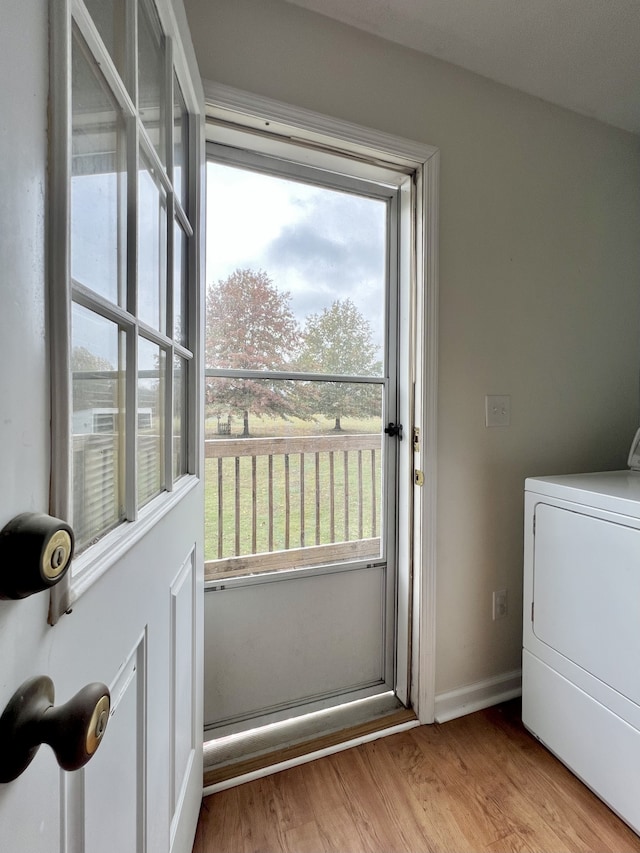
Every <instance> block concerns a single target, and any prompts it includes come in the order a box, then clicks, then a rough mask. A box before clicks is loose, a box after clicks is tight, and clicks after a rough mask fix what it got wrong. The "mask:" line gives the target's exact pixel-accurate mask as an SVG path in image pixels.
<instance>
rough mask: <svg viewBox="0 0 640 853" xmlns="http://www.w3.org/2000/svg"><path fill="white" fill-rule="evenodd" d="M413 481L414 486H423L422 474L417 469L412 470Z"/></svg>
mask: <svg viewBox="0 0 640 853" xmlns="http://www.w3.org/2000/svg"><path fill="white" fill-rule="evenodd" d="M413 482H414V483H415V484H416V486H424V474H423V472H422V471H418V470H417V469H416V470H415V471H414V472H413Z"/></svg>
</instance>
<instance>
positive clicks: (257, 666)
mask: <svg viewBox="0 0 640 853" xmlns="http://www.w3.org/2000/svg"><path fill="white" fill-rule="evenodd" d="M273 153H277V155H278V159H274V158H273V156H271V157H270V156H261V155H259V154H257V153H256V152H255V151H249V150H245V151H242V150H239V149H238V148H237V147H233V148H231V147H226V146H222V145H213V146H210V147H209V149H208V157H209V161H208V166H207V174H208V189H207V194H208V202H207V205H208V220H207V221H208V224H207V231H208V237H207V242H208V248H207V285H208V290H207V345H206V380H205V381H206V386H205V387H206V403H205V405H206V413H205V414H206V441H205V447H206V451H205V455H206V466H207V468H206V478H205V482H206V489H207V499H206V507H207V509H206V522H207V523H206V527H205V530H206V546H205V552H206V553H205V556H206V578H205V580H206V591H205V728H206V729H208V730H209V733H210V736H211V737H215V736H216V734H220V733H222V732H224V733H227V732H231V731H238V730H241V729H243V728H249V727H251V726H254V725H256V724H257V722H258V721H261V722H270V721H275V720H278V719H282V718H286V717H290V716H295V715H297V714H301V713H305V712H307V711H312V710H317V709H320V708H330V707H334V706H336V705H339V704H343V703H345V702H348V701H352V700H356V699H362V698H366V697H370V696H375V695H378V694H380V693H397V694H398V695H399V696H400V697H401V699H402V700H403V701H405V700H406V698H407V696H406V679H404V680H403V676H400V678H398V669H400V670H403V668H404V669H406V658H407V654H408V650H407V648H406V647H404V648H399V647H398V644H397V642H396V638H397V634H396V624H397V617H398V609H397V607H398V600H399V598H400V599H401V603H400V607H401V608H402V607H406V601H404V600H402V596H400V597H398V575H397V567H398V563H397V554H398V549H397V514H398V499H397V496H398V461H399V458H400V453H399V450H400V448H399V441H400V437H399V436H398V435H397V434H395V432H396V425H397V424H398V423H399V422H400V421H401V420H402V419H403V417H404V423H405V430H406V431H407V432H409V429H408V423H409V421H408V417H409V413H408V406H405V409H404V411H402V405H401V400H403V399H404V400H405V401H408V399H409V396H410V395H409V394H408V393H407V389H405V390H404V396H403V394H402V393H401V392H400V390H399V388H398V364H399V356H398V353H399V352H400V351H401V350H402V348H403V347H405V348H408V342H409V327H408V324H407V326H405V328H404V329H403V330H401V331H400V330H399V320H398V318H399V312H400V299H401V295H400V292H399V286H398V282H399V278H400V274H399V267H400V256H401V252H400V247H399V236H400V225H399V210H400V206H401V203H400V195H401V190H400V187H401V186H402V185H403V184H404V185H405V186H407V185H410V182H409V180H408V177H407V175H406V174H400V175H398V174H392V173H391V172H392V170H391V169H382V168H381V169H380V170H379V171H378V172H377V173H376V174H375V176H370V177H369V178H368V179H362V178H361V177H358V178H356V177H354V175H353V174H351V175H349V171H348V170H349V163H348V160H347V158H343V160H342V162H341V163H340V165H339V168H336V171H334V172H332V171H330V170H328V169H326V168H325V169H322V170H321V169H318V168H314V167H310V166H309V165H308V164H305V165H302V164H301V163H300V162H298V161H296V160H295V157H296V151H295V150H294V147H293V146H292V147H291V149H288V150H287V151H284V150H279V151H278V152H273ZM287 154H289V156H290V157H291V159H286V158H287ZM304 154H305V156H308V152H307V151H305V152H304ZM298 156H300V157H302V155H301V154H299V153H298ZM280 158H282V159H280ZM353 168H355V167H353ZM372 172H375V170H372ZM407 290H408V288H407ZM405 298H406V295H405ZM399 334H402V335H403V337H404V339H403V340H402V342H401V343H400V344H399V342H398V336H399ZM406 444H408V441H405V445H406ZM403 568H404V570H405V572H408V567H407V565H406V564H405V565H404V567H403ZM405 585H406V584H405ZM406 618H407V616H406V614H405V621H406ZM398 661H400V663H398ZM403 662H404V663H403ZM399 682H402V683H403V687H404V691H403V690H402V689H401V688H400V687H399Z"/></svg>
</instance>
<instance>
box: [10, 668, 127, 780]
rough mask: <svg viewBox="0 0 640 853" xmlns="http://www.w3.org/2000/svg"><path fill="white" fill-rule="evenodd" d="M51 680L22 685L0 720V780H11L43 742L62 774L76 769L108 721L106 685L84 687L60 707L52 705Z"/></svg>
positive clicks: (88, 755)
mask: <svg viewBox="0 0 640 853" xmlns="http://www.w3.org/2000/svg"><path fill="white" fill-rule="evenodd" d="M54 696H55V691H54V687H53V681H51V679H50V678H48V677H47V676H46V675H40V676H37V677H36V678H30V679H29V680H28V681H25V682H24V684H22V685H21V686H20V687H19V688H18V690H17V691H16V692H15V693H14V694H13V696H12V698H11V699H10V700H9V704H8V705H7V707H6V708H5V709H4V712H3V714H2V716H1V717H0V782H11V781H13V780H14V779H16V778H17V777H18V776H19V775H20V774H21V773H22V772H23V771H24V770H26V768H27V767H28V766H29V764H30V763H31V762H32V761H33V759H34V757H35V754H36V752H37V751H38V749H39V748H40V744H42V743H48V744H49V746H50V747H51V748H52V749H53V751H54V753H55V755H56V759H57V760H58V764H59V765H60V767H62V769H63V770H78V769H80V767H84V765H85V764H86V763H87V761H89V759H90V758H91V756H92V755H94V753H95V752H96V750H97V749H98V747H99V746H100V743H101V742H102V738H103V736H104V733H105V730H106V728H107V723H108V722H109V709H110V706H111V697H110V694H109V688H108V687H107V686H106V685H105V684H100V683H98V682H94V683H92V684H87V685H86V687H83V688H82V690H80V691H78V693H76V695H75V696H74V697H73V698H72V699H69V701H68V702H66V703H65V704H64V705H59V706H58V707H57V708H54V706H53V700H54Z"/></svg>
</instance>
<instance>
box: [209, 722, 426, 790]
mask: <svg viewBox="0 0 640 853" xmlns="http://www.w3.org/2000/svg"><path fill="white" fill-rule="evenodd" d="M419 725H420V723H419V721H418V720H410V721H409V722H408V723H400V725H398V726H391V727H390V728H388V729H381V730H380V731H377V732H371V733H370V734H368V735H361V736H360V737H357V738H353V739H352V740H346V741H344V743H337V744H335V745H334V746H328V747H325V749H318V750H316V751H315V752H308V753H306V754H305V755H299V756H298V757H297V758H290V759H289V760H288V761H281V762H279V763H278V764H270V765H269V766H268V767H261V768H260V770H254V771H253V772H252V773H244V774H243V775H242V776H234V777H233V778H232V779H225V781H224V782H218V783H217V784H215V785H208V786H207V787H205V788H204V789H203V791H202V796H203V797H208V796H209V795H210V794H217V793H218V792H219V791H226V790H227V789H228V788H235V787H237V786H238V785H244V783H245V782H253V781H254V780H255V779H264V777H265V776H271V774H272V773H279V772H280V771H281V770H288V769H289V768H290V767H299V766H300V765H301V764H308V763H309V762H310V761H315V760H316V758H325V757H326V756H327V755H335V754H336V752H344V750H345V749H351V747H353V746H360V745H361V744H363V743H370V742H371V741H373V740H379V739H380V738H383V737H389V735H395V734H398V733H399V732H406V731H408V730H409V729H415V728H416V726H419Z"/></svg>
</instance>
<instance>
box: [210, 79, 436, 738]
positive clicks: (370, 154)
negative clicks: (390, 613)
mask: <svg viewBox="0 0 640 853" xmlns="http://www.w3.org/2000/svg"><path fill="white" fill-rule="evenodd" d="M203 86H204V92H205V104H206V112H207V115H211V116H215V117H216V118H218V119H219V118H220V116H221V114H222V115H224V116H229V117H233V115H234V114H235V116H237V118H238V123H240V124H242V125H244V126H245V127H248V128H255V130H256V131H259V132H260V133H261V134H262V135H264V134H265V132H266V133H267V134H275V135H282V136H285V137H289V138H291V137H294V138H295V139H296V140H299V141H300V142H301V143H302V144H305V143H306V144H308V145H310V146H313V147H315V148H316V150H317V149H318V148H324V149H326V151H327V156H328V157H330V156H331V149H333V150H334V151H336V149H339V150H340V151H341V152H342V153H350V154H353V155H354V156H355V157H356V158H360V159H362V160H363V162H365V163H366V162H367V161H369V162H371V161H373V162H376V163H377V164H379V165H382V164H384V163H388V164H395V165H397V166H401V167H404V168H409V169H411V170H413V171H414V173H415V179H416V200H415V201H416V204H415V207H416V216H417V221H416V228H415V232H416V246H415V252H414V256H415V265H416V268H415V273H414V274H415V285H414V288H413V291H414V292H413V300H414V305H413V313H414V323H413V330H414V339H413V342H412V353H413V358H412V364H411V365H410V366H409V367H410V372H411V374H412V375H411V376H410V383H413V385H414V389H415V390H414V403H413V406H414V423H413V424H412V425H411V426H412V427H413V426H415V427H417V428H418V429H419V430H420V434H419V435H420V440H419V448H418V449H417V450H416V452H415V453H414V468H415V469H416V470H421V471H422V472H423V473H424V485H423V486H414V487H413V518H412V519H409V520H408V526H409V527H411V525H412V527H413V555H412V557H413V589H412V601H413V605H412V637H411V672H412V678H411V701H412V705H413V708H414V710H415V712H416V714H417V716H418V719H419V721H420V722H421V723H432V722H433V720H434V706H435V617H436V598H435V593H436V589H435V587H436V489H437V391H438V388H437V381H438V363H437V362H438V199H439V156H440V155H439V150H438V149H437V148H435V147H433V146H430V145H424V144H421V143H417V142H413V141H411V140H407V139H403V138H401V137H397V136H392V135H390V134H386V133H382V132H380V131H377V130H372V129H369V128H364V127H360V126H358V125H355V124H352V123H350V122H345V121H341V120H339V119H334V118H331V117H329V116H324V115H321V114H319V113H314V112H311V111H309V110H305V109H302V108H300V107H294V106H290V105H288V104H284V103H282V102H280V101H274V100H272V99H270V98H265V97H262V96H259V95H254V94H251V93H248V92H244V91H242V90H239V89H235V88H232V87H230V86H225V85H223V84H220V83H214V82H211V81H207V80H205V81H203ZM411 432H412V430H410V429H408V430H407V440H409V441H410V440H411V437H412V436H411ZM409 506H411V501H409Z"/></svg>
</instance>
